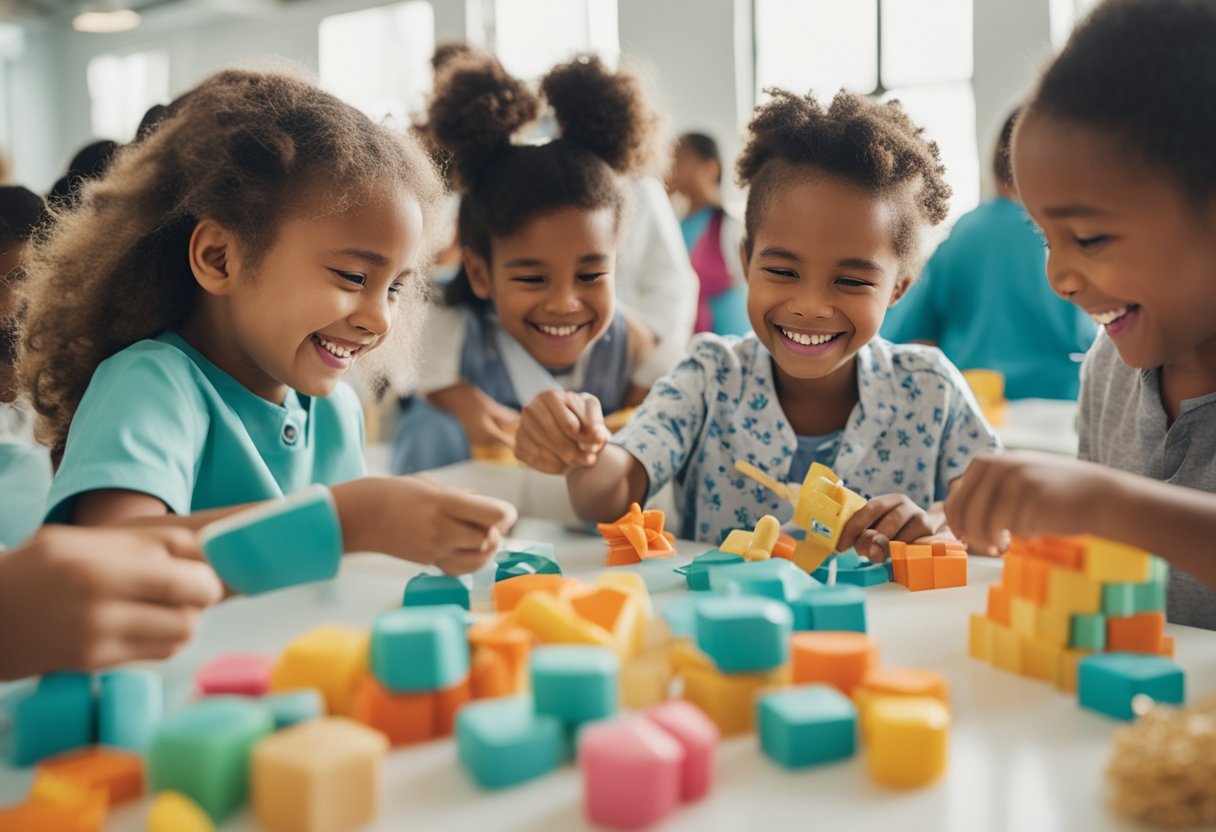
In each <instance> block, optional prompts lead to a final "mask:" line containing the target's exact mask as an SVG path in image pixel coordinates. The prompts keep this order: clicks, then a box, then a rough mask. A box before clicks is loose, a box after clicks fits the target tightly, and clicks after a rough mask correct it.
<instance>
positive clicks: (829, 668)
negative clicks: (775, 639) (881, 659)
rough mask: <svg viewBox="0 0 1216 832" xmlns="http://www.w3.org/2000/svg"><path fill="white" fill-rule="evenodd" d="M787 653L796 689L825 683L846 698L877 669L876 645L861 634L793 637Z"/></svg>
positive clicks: (805, 634) (814, 634)
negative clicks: (872, 670)
mask: <svg viewBox="0 0 1216 832" xmlns="http://www.w3.org/2000/svg"><path fill="white" fill-rule="evenodd" d="M790 653H791V655H792V661H793V680H794V684H795V685H808V684H815V683H825V684H829V685H832V686H834V687H835V688H836V689H837V690H839V691H840V692H841V693H843V694H845V695H846V696H851V695H852V694H853V688H855V687H856V686H857V684H858V682H860V681H861V679H862V677H863V676H865V674H866V673H867V672H868V671H870V670H871V669H873V668H874V667H876V666H877V665H878V645H877V644H876V643H875V642H874V640H873V639H871V638H870V637H869V636H867V635H865V634H864V633H845V632H830V631H826V632H807V633H794V635H793V636H792V637H791V638H790Z"/></svg>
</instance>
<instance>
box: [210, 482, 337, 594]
mask: <svg viewBox="0 0 1216 832" xmlns="http://www.w3.org/2000/svg"><path fill="white" fill-rule="evenodd" d="M200 541H201V543H202V547H203V552H204V553H205V554H206V555H207V560H208V562H210V564H211V566H212V567H213V568H214V569H215V571H216V574H218V575H219V576H220V579H221V580H223V581H224V583H226V584H227V585H228V586H230V587H232V588H233V589H235V590H236V591H237V592H240V593H242V594H244V595H256V594H258V593H261V592H269V591H271V590H274V589H282V588H283V587H288V586H295V585H296V584H303V583H311V582H313V581H327V580H329V579H330V578H333V577H334V576H335V575H337V574H338V566H339V565H340V564H341V562H342V548H343V546H342V527H341V526H340V525H339V523H338V510H337V508H336V506H335V505H334V498H333V495H332V494H330V493H329V489H328V488H325V487H324V486H322V485H314V486H309V487H308V488H305V489H303V490H301V491H297V492H296V493H295V494H292V495H291V496H290V497H287V498H285V499H282V500H272V501H270V502H266V503H262V504H260V505H258V506H255V507H254V508H250V509H246V510H245V511H241V512H238V513H236V514H232V515H229V516H228V517H225V518H224V519H222V520H217V521H216V522H214V523H212V524H210V525H208V526H206V527H204V528H203V530H202V532H201V534H200Z"/></svg>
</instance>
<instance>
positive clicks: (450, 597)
mask: <svg viewBox="0 0 1216 832" xmlns="http://www.w3.org/2000/svg"><path fill="white" fill-rule="evenodd" d="M444 604H455V605H456V606H458V607H463V608H464V609H466V610H467V609H468V608H469V588H468V587H467V586H465V585H464V584H463V583H461V581H460V579H459V578H455V577H452V576H451V575H415V576H414V577H412V578H410V580H409V583H407V584H406V585H405V594H404V595H403V596H402V598H401V605H402V606H403V607H433V606H442V605H444Z"/></svg>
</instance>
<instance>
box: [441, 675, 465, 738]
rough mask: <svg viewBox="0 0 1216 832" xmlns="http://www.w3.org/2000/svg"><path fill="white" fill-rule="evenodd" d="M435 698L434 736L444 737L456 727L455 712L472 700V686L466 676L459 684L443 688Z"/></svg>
mask: <svg viewBox="0 0 1216 832" xmlns="http://www.w3.org/2000/svg"><path fill="white" fill-rule="evenodd" d="M433 695H434V697H435V736H437V737H446V736H449V735H450V734H451V733H452V729H453V727H455V725H456V712H457V711H459V710H460V709H461V708H463V707H464V706H465V704H466V703H467V702H468V701H469V700H470V699H472V698H473V686H472V682H471V680H470V679H469V677H468V676H466V677H464V680H463V681H462V682H460V684H457V685H453V686H452V687H450V688H444V689H443V690H441V691H437V692H436V693H435V694H433Z"/></svg>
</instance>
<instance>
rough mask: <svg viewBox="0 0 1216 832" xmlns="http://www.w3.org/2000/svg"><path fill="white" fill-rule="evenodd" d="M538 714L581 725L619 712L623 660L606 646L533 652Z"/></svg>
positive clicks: (571, 646)
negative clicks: (619, 678)
mask: <svg viewBox="0 0 1216 832" xmlns="http://www.w3.org/2000/svg"><path fill="white" fill-rule="evenodd" d="M531 669H532V696H533V698H534V699H535V701H536V712H537V713H538V714H546V715H548V716H552V717H555V718H557V719H559V720H560V721H561V722H562V724H563V725H566V726H570V727H573V726H578V725H581V724H583V723H584V722H589V721H591V720H593V719H603V718H604V717H607V716H611V715H612V714H614V713H616V709H617V690H618V687H619V685H618V682H617V679H618V676H619V675H620V660H619V659H618V658H617V656H616V653H614V652H612V651H611V650H609V649H608V648H606V647H594V646H591V645H583V644H555V645H548V646H544V647H537V648H534V649H533V650H532V657H531Z"/></svg>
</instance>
